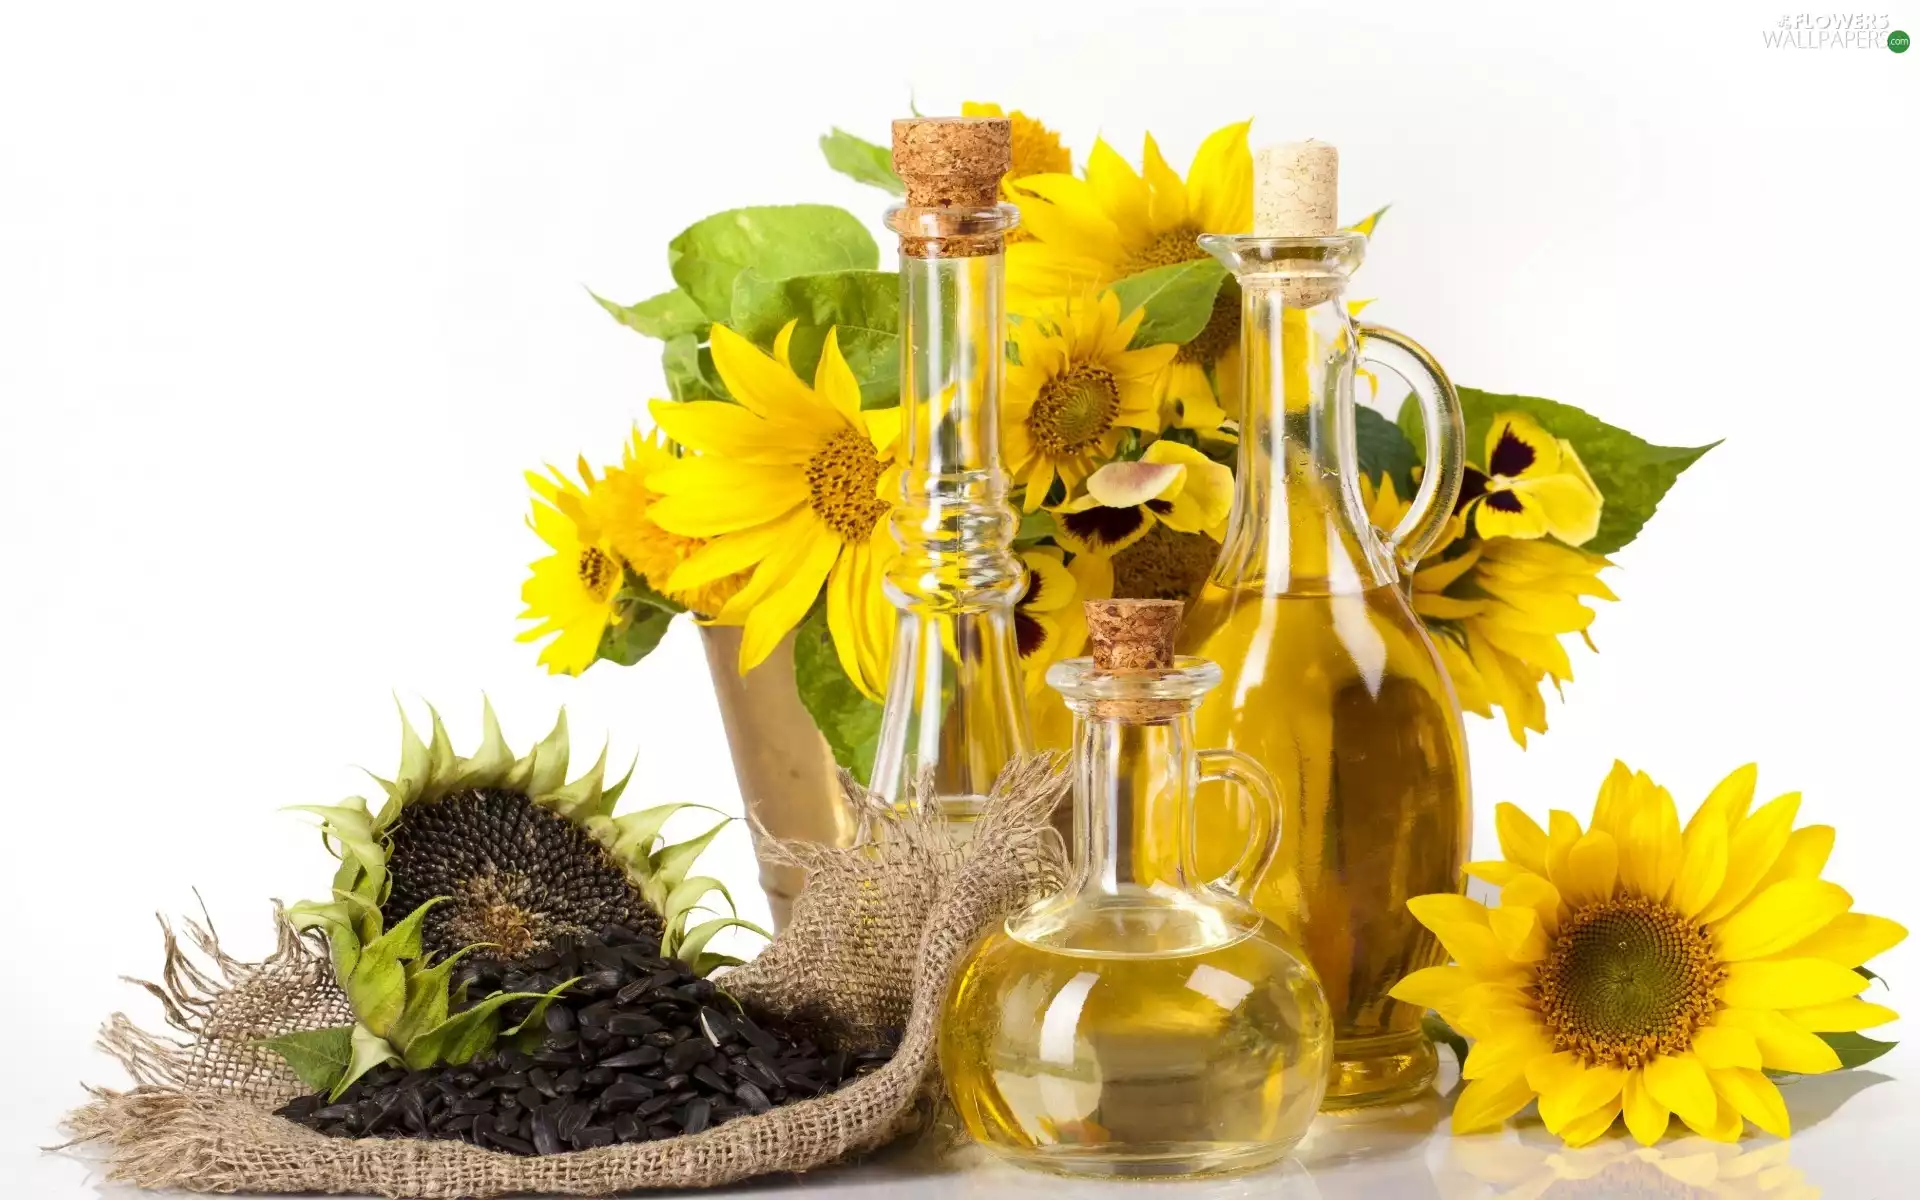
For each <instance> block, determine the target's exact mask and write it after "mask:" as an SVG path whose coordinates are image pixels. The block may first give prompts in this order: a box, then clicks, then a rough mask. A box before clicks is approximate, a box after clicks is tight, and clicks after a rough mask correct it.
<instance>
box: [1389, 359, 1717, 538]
mask: <svg viewBox="0 0 1920 1200" xmlns="http://www.w3.org/2000/svg"><path fill="white" fill-rule="evenodd" d="M1460 411H1461V414H1462V415H1463V416H1465V417H1466V422H1467V461H1469V462H1471V463H1474V464H1475V465H1477V466H1484V465H1485V464H1484V463H1482V462H1480V459H1481V458H1482V457H1484V455H1485V453H1486V441H1487V430H1488V429H1490V428H1491V427H1492V425H1493V419H1494V417H1495V416H1497V415H1499V414H1500V413H1503V412H1521V413H1525V414H1527V415H1528V416H1530V417H1532V418H1533V419H1534V420H1536V421H1538V422H1540V425H1541V428H1543V429H1545V430H1546V431H1547V432H1548V433H1551V434H1552V435H1553V436H1555V437H1557V438H1564V439H1566V440H1567V441H1569V442H1572V443H1573V448H1574V450H1575V452H1577V453H1578V454H1579V455H1580V461H1581V463H1582V464H1584V465H1585V466H1586V468H1587V473H1588V474H1589V475H1591V476H1592V477H1593V482H1594V486H1596V487H1598V488H1599V489H1600V495H1601V498H1602V505H1601V509H1600V529H1599V532H1597V533H1595V534H1594V535H1593V537H1592V538H1591V539H1589V540H1588V541H1587V542H1586V543H1585V544H1584V545H1582V546H1581V547H1580V548H1581V549H1582V550H1586V551H1589V552H1590V553H1593V554H1612V553H1613V552H1614V551H1616V550H1618V549H1620V548H1621V547H1622V546H1625V545H1627V544H1628V543H1629V542H1631V541H1633V539H1634V538H1636V537H1638V536H1639V535H1640V530H1641V529H1642V528H1643V527H1644V526H1645V525H1646V523H1647V521H1648V520H1649V519H1650V518H1651V517H1652V516H1653V514H1654V510H1655V509H1657V508H1658V507H1659V505H1660V501H1661V500H1662V499H1663V498H1664V497H1665V496H1666V494H1667V491H1668V489H1670V488H1672V487H1673V483H1674V480H1676V479H1678V478H1679V477H1680V473H1681V472H1682V471H1684V470H1686V469H1687V468H1688V467H1690V466H1692V465H1693V464H1694V463H1696V462H1698V461H1699V459H1700V456H1701V455H1703V454H1705V453H1706V452H1707V451H1709V450H1711V449H1713V448H1714V447H1715V446H1718V445H1719V444H1720V443H1719V442H1710V443H1708V444H1707V445H1705V446H1656V445H1654V444H1652V443H1651V442H1647V441H1644V440H1642V439H1641V438H1639V437H1636V436H1635V435H1633V434H1631V433H1628V432H1627V431H1626V430H1624V429H1621V428H1619V427H1618V426H1614V425H1609V424H1607V423H1606V422H1605V421H1602V420H1601V419H1600V418H1598V417H1595V416H1593V415H1591V414H1589V413H1587V412H1584V411H1582V410H1581V409H1578V408H1575V407H1574V406H1573V405H1571V404H1561V403H1560V402H1558V401H1556V400H1543V399H1541V398H1539V397H1537V396H1504V395H1499V394H1496V393H1493V392H1483V391H1481V390H1479V389H1478V388H1469V387H1463V388H1461V389H1460ZM1400 428H1401V429H1402V430H1403V431H1405V432H1406V435H1407V438H1408V440H1409V441H1411V442H1412V443H1413V444H1414V445H1415V446H1416V447H1424V446H1425V445H1426V444H1427V443H1426V435H1425V433H1424V432H1422V424H1421V419H1420V406H1419V405H1418V404H1417V403H1416V402H1415V401H1414V399H1413V397H1411V396H1409V397H1408V398H1407V400H1406V401H1405V402H1404V403H1403V404H1402V405H1401V406H1400Z"/></svg>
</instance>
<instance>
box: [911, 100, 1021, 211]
mask: <svg viewBox="0 0 1920 1200" xmlns="http://www.w3.org/2000/svg"><path fill="white" fill-rule="evenodd" d="M1012 167H1013V122H1012V121H1009V120H1007V118H1005V117H913V118H908V119H902V120H898V121H895V122H894V123H893V170H894V173H895V174H897V175H899V176H900V180H901V182H902V183H904V184H906V185H907V203H908V204H910V205H912V206H914V207H915V208H991V207H993V206H994V205H995V204H998V203H999V202H1000V177H1001V176H1002V175H1005V174H1006V173H1007V172H1008V171H1009V170H1011V169H1012Z"/></svg>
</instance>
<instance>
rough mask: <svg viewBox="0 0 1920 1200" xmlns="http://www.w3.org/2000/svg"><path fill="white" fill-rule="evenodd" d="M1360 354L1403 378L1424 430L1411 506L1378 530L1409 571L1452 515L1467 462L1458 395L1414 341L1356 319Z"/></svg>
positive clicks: (1407, 572) (1399, 564)
mask: <svg viewBox="0 0 1920 1200" xmlns="http://www.w3.org/2000/svg"><path fill="white" fill-rule="evenodd" d="M1356 328H1357V329H1358V330H1359V333H1360V357H1361V358H1362V359H1364V360H1366V361H1368V362H1373V363H1378V364H1380V365H1381V366H1383V367H1386V368H1387V369H1388V370H1390V371H1392V372H1393V373H1394V374H1396V375H1398V376H1400V377H1401V378H1402V379H1404V380H1406V381H1407V386H1408V387H1410V388H1412V389H1413V394H1414V396H1415V397H1417V398H1418V399H1419V401H1420V416H1421V422H1420V423H1421V425H1422V426H1424V427H1425V429H1426V434H1427V447H1426V455H1425V459H1424V461H1425V463H1426V467H1425V470H1424V471H1423V472H1422V474H1421V477H1420V487H1419V490H1418V491H1416V492H1414V494H1413V505H1412V507H1410V508H1408V509H1407V515H1406V516H1404V517H1401V518H1400V523H1399V524H1398V525H1396V526H1394V527H1393V529H1392V530H1390V531H1382V534H1383V536H1384V537H1385V539H1386V546H1387V549H1388V551H1390V552H1391V553H1392V555H1393V561H1394V565H1395V566H1397V567H1399V568H1400V572H1401V574H1403V575H1410V574H1412V573H1413V569H1414V568H1415V567H1416V566H1418V565H1419V564H1420V559H1421V558H1422V557H1424V556H1425V554H1426V553H1427V550H1428V548H1429V547H1431V546H1432V545H1433V543H1434V541H1435V539H1437V538H1438V537H1439V536H1440V531H1441V530H1443V529H1445V528H1446V524H1447V519H1448V518H1450V517H1451V516H1453V506H1454V502H1455V501H1457V500H1459V498H1460V478H1461V473H1462V471H1463V470H1464V469H1465V466H1466V457H1465V449H1466V441H1467V431H1466V422H1465V421H1464V420H1463V419H1462V418H1461V416H1460V394H1459V393H1458V392H1456V391H1454V390H1453V381H1452V380H1450V379H1448V378H1447V373H1446V372H1445V371H1443V370H1441V369H1440V364H1439V363H1437V362H1435V361H1433V355H1431V354H1428V353H1427V352H1426V350H1425V349H1424V348H1423V347H1422V346H1421V345H1420V343H1419V342H1416V341H1414V340H1413V339H1412V338H1410V337H1408V336H1407V335H1406V334H1404V333H1397V332H1395V331H1394V330H1391V329H1388V328H1387V327H1386V326H1384V325H1368V324H1365V323H1357V324H1356Z"/></svg>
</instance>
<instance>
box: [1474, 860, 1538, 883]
mask: <svg viewBox="0 0 1920 1200" xmlns="http://www.w3.org/2000/svg"><path fill="white" fill-rule="evenodd" d="M1460 869H1461V870H1462V871H1464V872H1465V873H1466V874H1468V875H1471V876H1473V877H1474V878H1475V879H1484V880H1486V881H1487V882H1488V883H1490V884H1492V885H1493V886H1495V887H1497V888H1504V887H1506V886H1507V885H1508V884H1509V883H1512V882H1513V881H1514V880H1516V879H1518V878H1520V877H1521V876H1522V875H1524V874H1526V873H1527V872H1526V868H1524V867H1518V866H1515V865H1514V864H1512V863H1510V862H1507V861H1506V860H1505V859H1499V858H1491V859H1486V860H1484V861H1481V862H1470V863H1468V864H1467V865H1466V866H1464V867H1462V868H1460Z"/></svg>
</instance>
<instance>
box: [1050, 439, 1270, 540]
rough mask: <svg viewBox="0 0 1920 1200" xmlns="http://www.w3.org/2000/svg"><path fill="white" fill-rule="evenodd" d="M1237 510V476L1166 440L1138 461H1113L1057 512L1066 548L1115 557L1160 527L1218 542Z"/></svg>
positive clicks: (1097, 472)
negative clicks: (1230, 514)
mask: <svg viewBox="0 0 1920 1200" xmlns="http://www.w3.org/2000/svg"><path fill="white" fill-rule="evenodd" d="M1232 508H1233V472H1232V470H1230V469H1228V468H1227V467H1225V466H1222V465H1221V464H1219V463H1217V462H1214V461H1213V460H1212V459H1210V458H1208V457H1207V456H1206V455H1204V454H1202V453H1200V452H1199V451H1198V450H1195V449H1194V448H1193V447H1192V446H1189V445H1186V444H1185V443H1182V442H1175V441H1170V440H1165V439H1163V440H1161V441H1157V442H1155V443H1154V444H1153V445H1151V446H1148V447H1147V450H1146V453H1144V454H1142V455H1141V456H1140V458H1139V459H1138V460H1137V461H1133V462H1110V463H1108V464H1107V465H1106V466H1104V467H1101V468H1100V469H1099V470H1097V471H1095V472H1094V473H1093V474H1092V475H1090V476H1088V477H1087V494H1086V495H1084V496H1081V497H1079V498H1077V499H1074V500H1069V501H1068V502H1066V503H1065V504H1062V505H1060V506H1059V507H1058V508H1056V509H1054V510H1053V513H1054V520H1055V522H1056V523H1057V525H1058V527H1059V531H1060V532H1059V538H1060V542H1061V544H1062V545H1064V546H1066V547H1067V549H1069V550H1072V551H1073V552H1074V553H1076V554H1114V553H1116V552H1118V551H1121V550H1124V549H1126V548H1127V547H1129V546H1131V545H1133V544H1134V543H1135V542H1138V541H1139V540H1140V539H1141V538H1144V537H1145V536H1146V535H1147V534H1148V533H1149V532H1150V531H1151V530H1152V529H1153V528H1154V526H1156V525H1161V524H1165V525H1166V526H1167V527H1168V528H1169V529H1173V530H1176V531H1177V532H1180V533H1204V534H1207V535H1209V536H1211V537H1212V538H1213V539H1214V540H1216V541H1217V540H1219V538H1220V536H1221V535H1222V534H1223V533H1225V531H1226V526H1227V514H1228V512H1229V511H1230V510H1231V509H1232Z"/></svg>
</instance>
